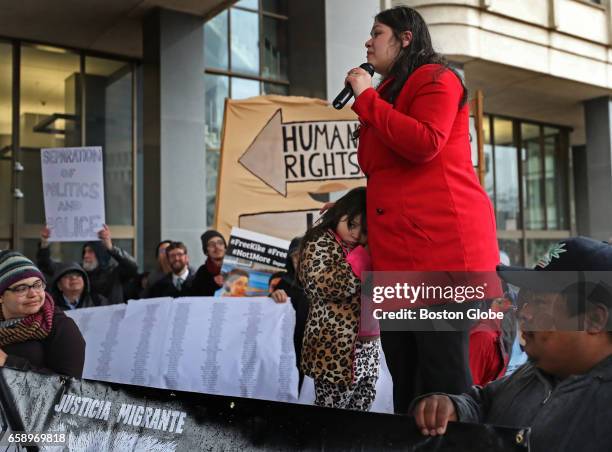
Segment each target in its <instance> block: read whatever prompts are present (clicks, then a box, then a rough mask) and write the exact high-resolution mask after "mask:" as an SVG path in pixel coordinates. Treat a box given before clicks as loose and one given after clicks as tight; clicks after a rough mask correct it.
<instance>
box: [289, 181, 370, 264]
mask: <svg viewBox="0 0 612 452" xmlns="http://www.w3.org/2000/svg"><path fill="white" fill-rule="evenodd" d="M345 215H346V216H347V222H348V223H349V224H351V223H352V222H353V220H355V218H357V217H358V216H360V215H361V232H362V234H366V233H367V224H366V188H365V187H357V188H353V189H352V190H351V191H349V192H348V193H347V194H346V195H344V196H343V197H342V198H340V199H339V200H338V201H336V203H335V204H334V205H333V207H331V208H329V209H327V210H326V211H325V213H324V214H323V215H322V216H321V218H319V220H318V221H317V222H316V223H315V224H314V225H313V226H312V227H311V228H310V229H308V231H306V234H304V237H303V238H302V241H301V243H300V251H299V256H300V259H299V262H298V267H299V266H300V262H301V261H302V253H303V252H304V248H305V247H306V246H308V243H309V242H311V241H313V240H316V239H317V238H318V237H319V236H320V235H321V234H324V233H325V232H326V231H327V230H328V229H331V230H334V231H335V230H336V227H337V226H338V223H340V220H341V219H342V217H344V216H345Z"/></svg>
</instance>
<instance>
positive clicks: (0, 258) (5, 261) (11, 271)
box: [0, 251, 45, 295]
mask: <svg viewBox="0 0 612 452" xmlns="http://www.w3.org/2000/svg"><path fill="white" fill-rule="evenodd" d="M32 277H38V278H40V279H41V280H42V281H43V282H44V281H45V277H44V276H43V274H42V273H41V271H40V270H39V269H38V267H36V265H34V263H33V262H32V261H31V260H30V259H28V258H27V257H25V256H24V255H23V254H21V253H18V252H16V251H4V252H2V253H1V254H0V295H2V294H4V292H5V291H6V289H8V288H9V287H10V286H12V285H13V284H15V283H16V282H18V281H21V280H22V279H27V278H32Z"/></svg>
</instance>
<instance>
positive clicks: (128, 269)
mask: <svg viewBox="0 0 612 452" xmlns="http://www.w3.org/2000/svg"><path fill="white" fill-rule="evenodd" d="M86 246H89V247H91V249H92V250H93V251H94V253H95V254H96V258H97V259H98V266H97V267H96V268H95V269H94V270H91V271H86V273H87V276H88V278H89V289H90V293H91V294H99V295H102V296H104V297H105V298H106V299H107V300H108V303H109V304H117V303H124V302H125V301H126V300H125V297H124V293H123V286H124V284H126V283H127V282H128V281H129V280H130V278H133V277H135V276H136V275H137V274H138V264H137V263H136V260H135V259H134V258H133V257H132V256H130V255H129V254H128V253H127V252H126V251H124V250H122V249H121V248H119V247H116V246H113V248H112V249H111V250H110V251H109V250H107V249H106V248H105V247H104V245H102V243H101V242H99V241H98V242H87V243H86V244H85V245H83V251H85V247H86ZM36 263H37V266H38V268H40V269H41V270H42V271H43V272H44V273H45V274H47V275H49V276H51V277H53V278H55V273H56V272H57V270H58V266H59V265H60V264H59V263H57V262H54V261H53V260H52V259H51V252H50V250H49V248H40V247H39V248H38V253H37V254H36Z"/></svg>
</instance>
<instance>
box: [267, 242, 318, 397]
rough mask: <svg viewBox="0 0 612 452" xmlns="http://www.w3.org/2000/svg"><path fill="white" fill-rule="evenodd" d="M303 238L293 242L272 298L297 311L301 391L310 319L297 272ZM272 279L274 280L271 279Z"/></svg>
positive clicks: (294, 334) (296, 354) (295, 332)
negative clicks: (305, 339) (302, 364)
mask: <svg viewBox="0 0 612 452" xmlns="http://www.w3.org/2000/svg"><path fill="white" fill-rule="evenodd" d="M300 243H301V238H299V237H296V238H294V239H293V240H291V243H290V244H289V250H288V251H287V260H286V261H285V269H286V270H287V271H286V272H285V274H283V275H282V277H281V280H280V282H279V283H278V284H277V285H276V287H275V288H274V290H273V291H272V293H271V294H270V297H271V298H272V299H273V300H274V301H275V302H277V303H284V302H286V301H287V299H288V298H290V299H291V305H292V306H293V309H295V329H294V331H293V345H294V347H295V359H296V365H297V368H298V371H299V386H298V388H299V389H300V390H301V388H302V382H303V381H304V373H303V372H302V369H301V366H300V362H301V359H302V341H303V340H304V329H305V328H306V319H307V318H308V306H309V303H308V298H307V297H306V294H305V293H304V289H303V288H302V287H301V286H300V284H299V282H298V280H297V277H296V274H295V271H296V267H297V265H298V261H299V249H300ZM271 279H272V278H271Z"/></svg>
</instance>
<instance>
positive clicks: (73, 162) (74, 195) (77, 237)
mask: <svg viewBox="0 0 612 452" xmlns="http://www.w3.org/2000/svg"><path fill="white" fill-rule="evenodd" d="M40 159H41V167H42V180H43V193H44V199H45V218H46V223H47V227H48V228H49V229H50V230H51V236H50V238H49V241H54V242H60V241H61V242H83V241H88V240H98V234H97V233H98V231H100V230H101V229H102V225H103V224H104V223H105V212H104V170H103V164H102V148H101V147H81V148H52V149H41V152H40Z"/></svg>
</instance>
